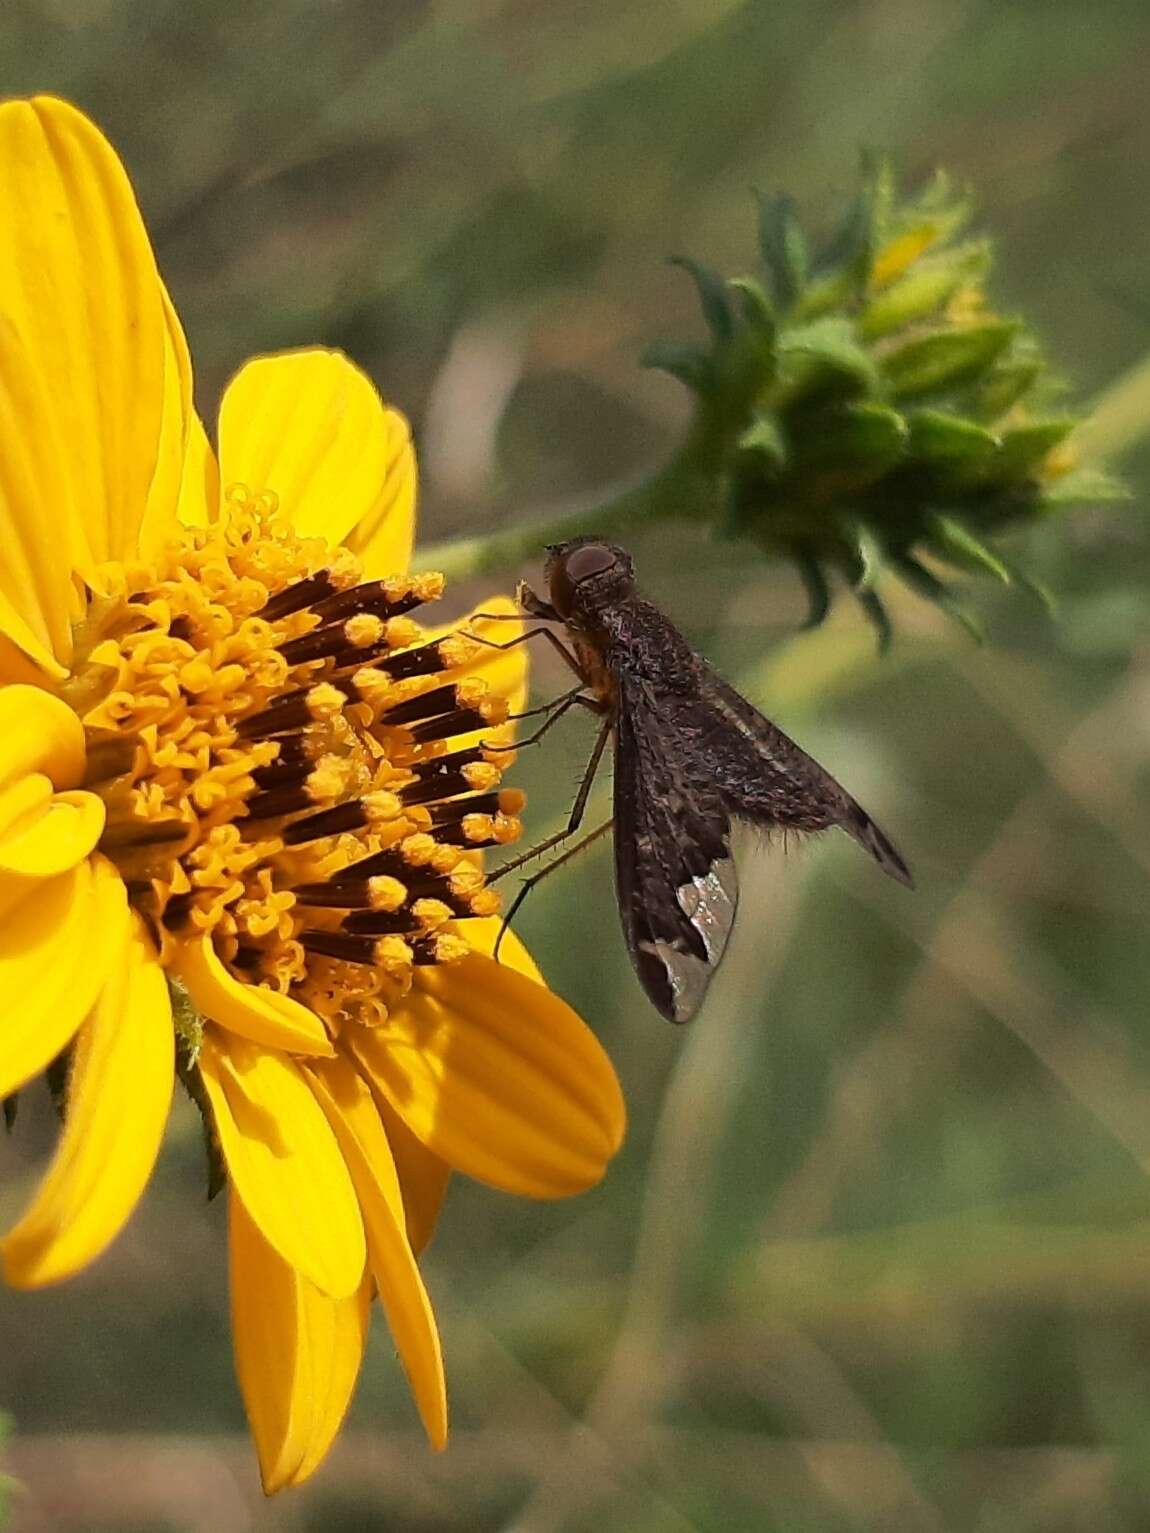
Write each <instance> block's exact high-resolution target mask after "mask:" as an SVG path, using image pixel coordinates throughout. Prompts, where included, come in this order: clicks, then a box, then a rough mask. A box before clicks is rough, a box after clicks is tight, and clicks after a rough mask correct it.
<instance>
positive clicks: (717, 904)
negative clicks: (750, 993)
mask: <svg viewBox="0 0 1150 1533" xmlns="http://www.w3.org/2000/svg"><path fill="white" fill-rule="evenodd" d="M675 897H676V899H677V900H678V902H679V908H680V909H681V910H682V912H683V914H684V915H685V916H686V917H687V919H688V920H689V921H690V923H691V925H692V926H693V927H694V928H695V930H696V931H697V932H698V933H699V935H700V937H702V939H703V946H704V948H705V949H706V953H707V956H706V958H705V959H703V958H699V957H697V956H696V955H695V954H694V953H690V952H685V951H684V950H683V948H682V947H680V946H678V945H677V944H675V943H671V942H641V943H640V944H639V947H640V948H641V949H642V951H643V952H645V953H649V954H650V955H651V956H652V957H653V958H657V959H658V960H659V962H660V963H661V964H662V965H663V968H664V969H665V971H666V974H667V982H668V985H669V986H670V990H671V1010H672V1013H673V1015H674V1020H675V1021H676V1022H689V1021H690V1020H691V1018H692V1017H693V1016H694V1015H695V1013H696V1012H697V1011H698V1009H699V1007H700V1006H701V1005H702V1004H703V996H704V995H705V993H706V989H707V985H708V984H709V982H710V979H711V976H712V975H713V974H714V972H715V968H716V966H717V964H718V962H719V959H720V958H722V956H723V950H724V948H725V947H726V946H727V939H728V937H729V936H730V935H731V927H732V925H733V924H734V920H735V907H736V905H737V904H738V900H739V886H738V883H737V882H736V879H735V864H734V862H733V861H731V860H730V859H729V858H725V859H724V860H723V861H721V862H715V863H712V865H711V867H710V869H709V870H708V872H707V873H706V875H705V876H703V877H701V878H693V879H692V880H691V882H690V883H689V884H681V885H680V886H679V888H678V889H676V891H675Z"/></svg>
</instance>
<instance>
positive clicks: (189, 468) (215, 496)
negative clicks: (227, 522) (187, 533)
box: [176, 415, 220, 527]
mask: <svg viewBox="0 0 1150 1533" xmlns="http://www.w3.org/2000/svg"><path fill="white" fill-rule="evenodd" d="M219 504H220V471H219V468H218V467H217V465H216V455H215V453H214V452H213V451H212V448H211V443H210V442H209V441H208V435H207V432H206V431H205V430H204V427H203V423H202V422H201V420H200V418H199V416H198V415H193V416H192V419H191V424H190V426H189V428H188V442H187V448H186V451H185V453H184V465H183V475H182V477H181V479H180V495H179V501H178V503H177V506H176V516H177V518H178V520H179V521H180V522H181V523H182V524H183V525H184V526H185V527H206V526H207V525H208V523H209V522H212V521H214V520H215V518H216V516H217V514H218V512H219Z"/></svg>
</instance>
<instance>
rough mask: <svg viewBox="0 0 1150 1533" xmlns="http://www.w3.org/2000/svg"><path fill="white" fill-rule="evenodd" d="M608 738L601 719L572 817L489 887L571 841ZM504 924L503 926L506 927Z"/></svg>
mask: <svg viewBox="0 0 1150 1533" xmlns="http://www.w3.org/2000/svg"><path fill="white" fill-rule="evenodd" d="M610 735H611V720H610V719H609V718H604V720H603V722H602V724H601V725H600V726H599V733H598V735H597V736H596V738H595V744H594V746H593V748H592V750H591V757H590V760H589V761H588V762H587V766H586V769H585V770H584V772H583V781H582V782H581V783H580V784H579V791H578V793H576V795H575V802H574V803H573V804H572V805H571V813H570V815H569V817H568V820H567V824H566V825H565V826H564V827H563V829H562V830H558V831H556V832H555V834H554V835H553V836H548V837H547V838H546V840H544V841H540V842H539V843H538V844H537V845H535V846H533V847H531V848H530V850H528V851H526V852H521V853H520V855H519V856H518V857H512V858H511V860H510V862H504V863H501V864H500V866H499V867H497V868H496V869H495V871H494V872H493V873H491V874H490V875H489V876H488V879H487V882H488V883H489V884H493V883H495V881H496V880H497V879H500V878H502V877H503V876H504V875H505V874H507V873H513V872H514V871H515V869H516V868H521V867H522V866H523V864H524V863H525V862H530V861H531V859H532V857H538V856H540V855H541V854H542V853H543V852H549V851H550V850H551V848H552V847H553V846H558V845H559V843H560V842H561V841H567V840H569V839H570V837H572V836H573V835H574V834H575V832H576V831H577V830H578V829H579V827H580V825H581V824H582V823H583V814H584V811H585V810H586V808H587V800H588V799H589V798H590V797H591V789H592V787H593V786H594V783H595V777H596V775H597V773H598V771H599V764H600V762H601V761H602V760H603V752H604V751H605V750H606V749H607V741H608V739H609V738H610ZM505 924H506V923H505Z"/></svg>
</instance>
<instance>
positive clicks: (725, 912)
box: [675, 858, 739, 964]
mask: <svg viewBox="0 0 1150 1533" xmlns="http://www.w3.org/2000/svg"><path fill="white" fill-rule="evenodd" d="M675 898H676V899H677V900H678V901H679V908H680V909H681V910H682V912H683V914H684V915H685V916H686V917H687V919H688V920H689V921H690V923H691V925H692V926H693V927H694V928H695V930H696V931H697V932H698V933H699V935H700V936H701V937H702V939H703V945H704V947H705V948H706V949H707V961H708V963H711V964H717V963H718V961H719V959H720V958H721V957H722V956H723V949H724V948H725V947H726V945H727V938H728V937H729V936H730V935H731V926H732V924H733V922H734V919H735V906H736V905H737V904H738V901H739V886H738V884H737V883H736V881H735V864H734V863H733V862H732V861H731V860H730V858H726V859H724V861H722V862H713V863H712V864H711V866H710V868H709V869H708V870H707V873H706V875H705V877H703V878H693V879H692V880H691V882H690V883H689V884H681V885H680V886H679V888H678V889H676V891H675Z"/></svg>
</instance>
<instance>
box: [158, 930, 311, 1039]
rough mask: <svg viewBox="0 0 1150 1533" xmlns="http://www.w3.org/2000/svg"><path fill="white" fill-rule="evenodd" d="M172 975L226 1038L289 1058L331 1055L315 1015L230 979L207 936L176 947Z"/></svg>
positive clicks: (262, 989) (264, 989)
mask: <svg viewBox="0 0 1150 1533" xmlns="http://www.w3.org/2000/svg"><path fill="white" fill-rule="evenodd" d="M172 969H173V971H174V972H175V973H176V974H177V975H178V976H179V978H180V979H181V980H182V981H183V983H184V984H185V985H186V986H187V987H188V994H189V995H190V996H191V998H192V1000H193V1001H194V1002H195V1004H196V1010H197V1011H199V1012H200V1013H201V1015H203V1016H205V1017H209V1018H210V1019H211V1021H213V1022H218V1023H219V1025H220V1026H221V1027H226V1028H227V1030H228V1031H229V1032H230V1033H236V1034H238V1036H239V1037H241V1038H248V1039H250V1040H251V1042H252V1043H259V1044H262V1045H263V1046H264V1047H265V1048H269V1049H284V1050H286V1051H287V1052H288V1053H289V1054H334V1053H335V1050H334V1049H333V1048H332V1045H331V1041H330V1040H329V1038H328V1036H327V1033H326V1032H325V1031H324V1026H323V1023H322V1022H321V1021H320V1019H319V1018H318V1017H317V1016H316V1014H315V1012H314V1011H309V1010H308V1008H307V1007H306V1006H301V1005H300V1003H299V1002H298V1001H293V1000H292V998H291V997H290V996H288V995H281V994H280V993H279V991H278V990H269V989H268V988H267V987H266V986H264V985H248V984H245V983H244V981H243V980H239V979H236V978H235V977H234V975H232V974H229V972H228V970H227V969H226V968H225V967H224V965H223V963H222V962H221V960H220V958H219V955H218V954H217V952H216V950H215V947H214V945H213V943H212V939H211V937H210V936H203V937H193V938H191V939H189V940H188V941H187V942H181V943H180V945H179V948H178V950H177V951H176V952H175V954H174V956H173V958H172Z"/></svg>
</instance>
